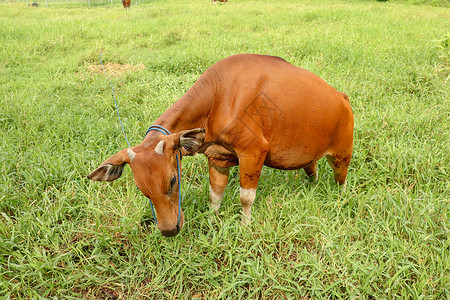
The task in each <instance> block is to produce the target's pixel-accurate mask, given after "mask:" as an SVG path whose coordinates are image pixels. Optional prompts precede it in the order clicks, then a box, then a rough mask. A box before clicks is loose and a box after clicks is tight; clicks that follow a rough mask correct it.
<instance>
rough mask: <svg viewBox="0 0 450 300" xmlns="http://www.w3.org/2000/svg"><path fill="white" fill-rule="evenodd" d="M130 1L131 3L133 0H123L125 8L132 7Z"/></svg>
mask: <svg viewBox="0 0 450 300" xmlns="http://www.w3.org/2000/svg"><path fill="white" fill-rule="evenodd" d="M130 3H131V0H122V5H123V8H125V9H128V8H130Z"/></svg>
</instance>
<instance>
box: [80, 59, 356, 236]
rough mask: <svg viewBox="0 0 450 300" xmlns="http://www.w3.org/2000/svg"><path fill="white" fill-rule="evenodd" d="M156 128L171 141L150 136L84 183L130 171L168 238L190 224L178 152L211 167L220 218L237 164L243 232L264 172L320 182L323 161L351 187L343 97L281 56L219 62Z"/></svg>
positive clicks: (349, 117) (348, 114)
mask: <svg viewBox="0 0 450 300" xmlns="http://www.w3.org/2000/svg"><path fill="white" fill-rule="evenodd" d="M154 124H156V125H157V126H158V128H165V129H164V130H163V131H164V132H166V131H165V130H167V131H170V132H172V134H169V133H167V132H166V133H164V134H163V133H162V132H163V131H161V130H160V129H158V128H157V129H156V130H150V131H148V134H147V135H146V137H145V138H144V140H143V141H142V143H141V144H139V145H137V146H134V147H131V148H128V149H123V150H121V151H119V152H118V153H117V154H115V155H113V156H111V157H110V158H108V159H107V160H105V161H104V162H103V163H102V164H101V165H100V167H98V168H97V169H96V170H95V171H93V172H92V173H91V174H89V175H88V177H89V178H90V179H92V180H98V181H111V180H115V179H117V178H118V177H120V176H121V174H122V171H123V168H124V166H125V164H129V165H130V166H131V169H132V171H133V175H134V181H135V183H136V185H137V186H138V188H139V189H140V190H141V191H142V193H143V194H144V195H145V196H147V197H148V198H150V199H151V201H152V202H153V204H154V206H155V209H156V213H157V216H158V222H157V224H158V227H159V229H160V230H161V232H162V234H163V235H164V236H174V235H176V234H177V233H178V232H179V230H180V228H181V227H182V226H183V224H184V215H183V211H182V210H181V207H180V205H179V200H178V197H179V192H180V191H179V185H177V184H176V183H177V182H178V183H179V180H180V178H179V174H178V172H177V169H178V166H177V162H178V159H179V155H178V154H179V153H181V154H182V155H194V154H196V153H203V154H204V155H205V156H206V157H207V158H208V164H209V182H210V186H209V191H210V195H209V196H210V200H211V205H212V208H213V209H214V210H218V209H219V207H220V204H221V200H222V196H223V192H224V189H225V186H226V185H227V181H228V170H229V168H230V167H232V166H236V165H239V173H240V186H241V188H240V200H241V204H242V207H243V215H242V223H243V224H248V223H249V222H250V218H251V207H252V204H253V201H254V199H255V195H256V187H257V185H258V180H259V177H260V174H261V169H262V166H263V165H266V166H269V167H272V168H277V169H283V170H294V169H304V170H305V172H306V174H308V175H309V176H310V177H313V178H317V175H318V174H317V171H316V164H317V160H318V159H320V158H321V157H323V156H326V157H327V160H328V163H329V164H330V166H331V168H332V169H333V172H334V177H335V180H336V181H337V182H338V183H339V184H341V185H342V184H345V182H346V181H345V178H346V176H347V169H348V166H349V164H350V159H351V156H352V149H353V113H352V109H351V107H350V103H349V101H348V98H347V95H345V94H344V93H340V92H338V91H336V90H335V89H334V88H333V87H331V86H330V85H328V84H327V83H326V82H325V81H323V80H322V79H320V78H319V77H317V76H316V75H314V74H312V73H310V72H308V71H306V70H304V69H300V68H298V67H296V66H293V65H291V64H289V63H288V62H286V61H285V60H283V59H281V58H278V57H273V56H264V55H254V54H239V55H234V56H231V57H228V58H225V59H223V60H221V61H219V62H217V63H216V64H214V65H213V66H211V67H210V68H209V69H207V70H206V71H205V72H204V73H203V74H202V75H201V76H200V78H199V79H198V80H197V82H196V83H194V85H193V86H192V87H191V88H190V89H189V90H188V91H187V92H186V94H184V96H182V97H181V98H180V99H179V100H178V101H177V102H175V104H173V105H172V106H171V107H170V108H169V109H168V110H167V111H166V112H165V113H164V114H162V115H161V116H160V117H159V118H158V119H157V120H156V121H155V123H154ZM159 126H160V127H159ZM153 128H154V127H151V129H153Z"/></svg>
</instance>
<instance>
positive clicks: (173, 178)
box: [170, 176, 177, 190]
mask: <svg viewBox="0 0 450 300" xmlns="http://www.w3.org/2000/svg"><path fill="white" fill-rule="evenodd" d="M175 183H177V178H176V177H175V176H172V179H171V180H170V189H171V190H172V189H173V186H174V185H175Z"/></svg>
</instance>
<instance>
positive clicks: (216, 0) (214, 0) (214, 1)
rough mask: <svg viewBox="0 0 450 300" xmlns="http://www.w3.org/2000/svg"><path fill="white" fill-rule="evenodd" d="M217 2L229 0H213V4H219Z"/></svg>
mask: <svg viewBox="0 0 450 300" xmlns="http://www.w3.org/2000/svg"><path fill="white" fill-rule="evenodd" d="M216 2H225V3H228V0H213V4H217V3H216Z"/></svg>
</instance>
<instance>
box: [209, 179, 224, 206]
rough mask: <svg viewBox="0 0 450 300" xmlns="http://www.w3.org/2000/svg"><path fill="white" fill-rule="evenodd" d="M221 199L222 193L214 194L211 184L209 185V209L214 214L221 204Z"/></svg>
mask: <svg viewBox="0 0 450 300" xmlns="http://www.w3.org/2000/svg"><path fill="white" fill-rule="evenodd" d="M222 198H223V193H222V194H218V193H216V192H214V190H213V189H212V187H211V184H210V185H209V199H210V200H211V207H212V209H213V210H214V211H215V212H216V211H218V210H219V208H220V204H222Z"/></svg>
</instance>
